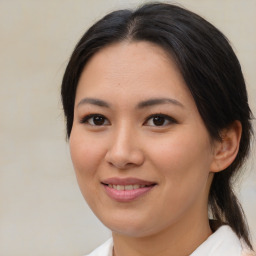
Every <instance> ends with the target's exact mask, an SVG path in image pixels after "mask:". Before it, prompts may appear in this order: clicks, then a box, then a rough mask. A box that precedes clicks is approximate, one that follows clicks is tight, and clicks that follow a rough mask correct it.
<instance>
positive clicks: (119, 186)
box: [108, 184, 146, 190]
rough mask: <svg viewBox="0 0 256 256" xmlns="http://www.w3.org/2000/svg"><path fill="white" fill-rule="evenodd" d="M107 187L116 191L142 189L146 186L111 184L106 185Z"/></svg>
mask: <svg viewBox="0 0 256 256" xmlns="http://www.w3.org/2000/svg"><path fill="white" fill-rule="evenodd" d="M108 187H110V188H113V189H116V190H134V189H138V188H144V187H146V185H138V184H134V185H113V184H108Z"/></svg>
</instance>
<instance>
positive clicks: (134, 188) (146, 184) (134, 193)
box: [101, 178, 157, 202]
mask: <svg viewBox="0 0 256 256" xmlns="http://www.w3.org/2000/svg"><path fill="white" fill-rule="evenodd" d="M101 184H102V185H103V186H104V190H105V192H106V194H107V195H108V196H109V197H110V198H111V199H113V200H114V201H118V202H130V201H134V200H136V199H138V198H140V197H142V196H143V195H146V194H148V192H150V191H151V190H152V189H153V188H154V187H155V186H156V185H157V184H156V183H155V182H150V181H145V180H141V179H137V178H125V179H120V178H110V179H107V180H104V181H103V182H101Z"/></svg>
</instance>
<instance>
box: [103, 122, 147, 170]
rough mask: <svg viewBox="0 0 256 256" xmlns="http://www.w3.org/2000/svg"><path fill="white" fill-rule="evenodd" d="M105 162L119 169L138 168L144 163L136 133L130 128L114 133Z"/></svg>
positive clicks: (122, 128)
mask: <svg viewBox="0 0 256 256" xmlns="http://www.w3.org/2000/svg"><path fill="white" fill-rule="evenodd" d="M105 160H106V161H107V162H108V163H109V164H110V165H112V166H114V167H116V168H117V169H129V168H133V167H138V166H140V165H142V164H143V162H144V160H145V159H144V153H143V151H142V149H141V145H140V143H139V140H138V136H136V133H135V132H134V131H132V129H131V128H129V127H128V126H123V127H121V128H119V129H117V130H116V131H115V132H113V134H112V137H111V142H110V145H109V147H108V151H107V153H106V155H105Z"/></svg>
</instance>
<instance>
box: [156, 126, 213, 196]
mask: <svg viewBox="0 0 256 256" xmlns="http://www.w3.org/2000/svg"><path fill="white" fill-rule="evenodd" d="M198 134H200V136H195V134H193V133H191V131H190V132H189V133H188V132H187V133H186V132H182V133H176V134H175V136H170V137H169V138H165V140H163V141H159V142H155V143H154V147H153V148H152V152H151V156H152V159H153V160H152V162H153V163H154V164H155V168H156V169H157V170H159V174H160V175H161V176H162V179H163V182H164V183H166V189H168V190H172V191H171V192H173V193H175V194H176V196H177V198H178V197H179V196H180V198H178V199H177V200H182V199H184V198H185V197H186V196H188V194H190V193H191V194H193V191H195V193H197V192H198V190H200V189H203V188H204V186H205V184H206V182H207V179H208V174H209V170H210V164H211V159H212V158H211V156H212V153H211V146H210V142H209V140H208V135H207V134H206V135H205V136H204V135H203V134H202V133H198ZM201 135H202V136H201ZM169 192H170V191H169Z"/></svg>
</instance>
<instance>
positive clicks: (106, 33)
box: [62, 3, 252, 256]
mask: <svg viewBox="0 0 256 256" xmlns="http://www.w3.org/2000/svg"><path fill="white" fill-rule="evenodd" d="M62 102H63V107H64V112H65V116H66V121H67V136H68V138H69V141H70V150H71V157H72V161H73V164H74V169H75V172H76V175H77V180H78V184H79V186H80V189H81V192H82V194H83V196H84V198H85V199H86V201H87V203H88V204H89V206H90V207H91V209H92V210H93V212H94V213H95V215H96V216H97V217H98V218H99V219H100V220H101V221H102V222H103V224H105V225H106V226H107V227H108V228H109V229H110V230H111V231H112V237H113V238H112V239H110V240H108V241H107V242H106V243H105V244H103V245H102V246H101V247H99V248H98V249H96V250H95V251H94V252H92V253H91V254H90V256H93V255H101V256H104V255H114V256H127V255H129V256H130V255H134V256H136V255H138V256H139V255H158V256H160V255H161V256H165V255H168V256H170V255H181V256H183V255H193V256H199V255H214V256H217V255H225V256H226V255H232V256H238V255H245V254H246V253H247V252H248V250H249V249H250V250H252V245H251V241H250V237H249V231H248V228H247V225H246V221H245V217H244V215H243V211H242V209H241V206H240V204H239V202H238V200H237V198H236V196H235V195H234V193H233V188H232V180H233V177H234V176H235V175H236V174H238V173H239V167H241V165H242V163H243V162H244V160H245V158H246V156H247V154H248V151H249V144H250V137H251V133H252V129H251V124H250V119H251V111H250V108H249V106H248V100H247V92H246V88H245V82H244V78H243V75H242V72H241V68H240V65H239V61H238V60H237V58H236V56H235V54H234V52H233V50H232V48H231V47H230V45H229V43H228V41H227V39H226V38H225V37H224V36H223V34H222V33H221V32H220V31H218V30H217V29H216V28H215V27H214V26H212V25H211V24H210V23H208V22H207V21H205V20H204V19H202V18H201V17H199V16H198V15H196V14H194V13H192V12H190V11H187V10H185V9H182V8H180V7H177V6H175V5H170V4H163V3H154V4H146V5H144V6H142V7H141V8H139V9H137V10H135V11H130V10H121V11H116V12H112V13H110V14H109V15H107V16H105V17H104V18H103V19H101V20H100V21H98V22H97V23H96V24H95V25H93V26H92V27H91V28H90V29H89V30H88V31H87V32H86V33H85V34H84V36H83V37H82V38H81V40H80V41H79V43H78V44H77V46H76V47H75V50H74V52H73V54H72V56H71V59H70V61H69V63H68V66H67V68H66V71H65V74H64V77H63V82H62ZM209 215H210V216H211V218H212V219H213V220H211V221H209V218H210V217H209ZM246 251H247V252H246Z"/></svg>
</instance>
